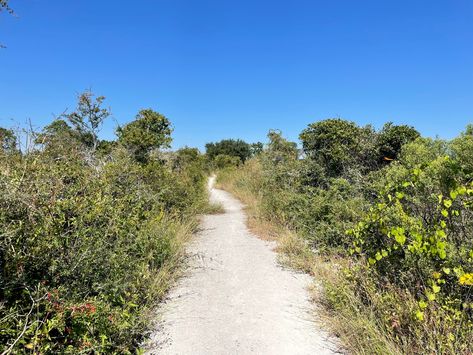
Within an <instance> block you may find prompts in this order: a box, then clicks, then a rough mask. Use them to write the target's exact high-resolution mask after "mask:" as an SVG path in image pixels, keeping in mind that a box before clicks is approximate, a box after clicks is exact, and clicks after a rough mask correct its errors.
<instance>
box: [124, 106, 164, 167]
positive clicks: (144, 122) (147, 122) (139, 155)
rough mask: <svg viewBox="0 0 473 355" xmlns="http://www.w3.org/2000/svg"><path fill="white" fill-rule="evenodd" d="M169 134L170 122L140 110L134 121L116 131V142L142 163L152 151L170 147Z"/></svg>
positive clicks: (155, 113)
mask: <svg viewBox="0 0 473 355" xmlns="http://www.w3.org/2000/svg"><path fill="white" fill-rule="evenodd" d="M171 133H172V127H171V122H170V121H169V120H168V119H167V118H166V117H165V116H163V115H161V114H160V113H158V112H156V111H153V110H152V109H146V110H141V111H140V112H139V113H138V114H137V115H136V118H135V120H134V121H132V122H130V123H128V124H126V125H125V126H123V127H119V128H118V130H117V135H118V141H119V142H120V143H121V144H123V146H125V147H126V148H127V149H128V150H129V151H130V152H131V153H132V154H133V155H134V157H135V159H136V160H137V161H139V162H142V163H146V162H147V161H148V160H149V154H150V153H151V152H152V151H153V150H158V149H162V148H169V147H170V144H171V142H172V138H171Z"/></svg>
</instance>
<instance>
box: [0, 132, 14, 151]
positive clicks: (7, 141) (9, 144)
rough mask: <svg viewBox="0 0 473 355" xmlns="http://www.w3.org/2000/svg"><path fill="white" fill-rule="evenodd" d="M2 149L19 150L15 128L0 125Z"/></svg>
mask: <svg viewBox="0 0 473 355" xmlns="http://www.w3.org/2000/svg"><path fill="white" fill-rule="evenodd" d="M0 150H1V151H2V152H3V153H13V152H16V151H17V146H16V136H15V133H14V132H13V130H11V129H6V128H3V127H0Z"/></svg>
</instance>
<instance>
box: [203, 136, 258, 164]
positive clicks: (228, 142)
mask: <svg viewBox="0 0 473 355" xmlns="http://www.w3.org/2000/svg"><path fill="white" fill-rule="evenodd" d="M205 150H206V154H207V156H208V158H209V159H210V160H213V159H215V158H216V157H217V156H219V155H226V156H230V157H238V158H239V159H240V160H241V161H242V162H244V161H245V160H247V159H248V158H249V157H250V156H251V153H252V147H251V145H250V144H248V143H246V142H245V141H242V140H241V139H223V140H221V141H220V142H216V143H207V144H206V145H205Z"/></svg>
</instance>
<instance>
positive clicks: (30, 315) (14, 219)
mask: <svg viewBox="0 0 473 355" xmlns="http://www.w3.org/2000/svg"><path fill="white" fill-rule="evenodd" d="M159 117H161V116H159ZM141 118H142V115H140V116H139V117H138V119H139V120H141ZM140 122H141V121H140ZM136 126H139V127H141V126H140V125H138V124H136ZM126 127H128V126H126ZM129 127H135V125H134V124H133V123H130V126H129ZM130 129H131V128H130ZM126 132H128V130H126ZM135 133H136V132H135ZM158 133H159V132H158ZM82 134H83V132H81V131H78V130H77V129H76V128H74V127H70V126H69V125H68V124H67V122H65V121H55V122H54V123H53V124H52V125H50V126H48V127H46V128H45V130H44V131H43V132H42V133H41V134H39V135H37V136H36V138H37V139H36V141H37V142H38V143H41V147H40V148H41V149H40V148H39V147H38V148H35V149H30V150H29V151H27V152H24V153H22V154H20V153H15V154H11V153H10V152H7V150H10V149H3V150H2V151H1V152H0V171H1V173H0V189H1V190H2V192H3V193H2V194H1V195H0V234H1V238H0V269H1V279H0V300H1V302H0V319H1V321H0V329H1V330H0V344H2V351H6V350H12V351H14V352H34V353H77V352H86V353H93V352H97V353H104V352H106V353H110V352H116V353H131V352H133V351H135V350H136V349H137V348H138V347H139V344H140V341H141V339H142V338H143V336H144V334H146V327H147V325H148V321H149V319H148V314H149V311H150V309H151V308H152V307H153V305H155V304H156V302H157V301H158V300H159V299H160V298H161V297H162V295H163V292H164V291H165V289H166V287H167V280H168V279H169V274H170V273H169V270H168V271H167V269H168V268H172V267H173V266H172V265H173V264H174V263H175V262H176V259H177V256H178V255H179V254H180V250H181V244H182V240H183V238H184V237H185V236H186V235H188V234H189V233H190V231H191V229H192V226H193V225H194V219H193V216H194V215H195V214H196V211H198V210H199V209H201V207H202V206H203V205H204V204H205V201H206V192H205V176H206V175H205V170H204V165H203V163H202V162H203V161H204V158H203V157H202V156H201V155H200V154H198V152H197V153H196V152H195V151H193V155H192V158H191V159H189V158H186V156H187V155H188V154H187V155H186V154H185V153H184V152H183V151H180V152H176V153H167V154H168V156H169V159H167V160H166V159H161V158H159V159H158V158H153V157H151V156H149V155H146V162H143V160H141V157H143V156H142V155H138V156H137V155H136V154H135V152H136V151H135V150H133V149H132V150H130V145H128V144H127V145H126V146H125V147H124V146H122V145H121V144H120V143H113V144H110V145H109V146H108V148H107V149H108V152H106V151H105V150H104V151H102V152H100V142H98V143H97V144H96V148H97V150H95V148H94V145H91V146H88V145H86V144H85V143H84V142H83V141H81V140H80V139H76V138H77V137H80V136H81V135H82ZM137 135H139V132H138V133H136V134H135V135H134V137H136V136H137ZM122 137H123V136H122ZM169 140H170V136H169V137H168V136H166V137H165V141H166V142H169ZM127 142H128V141H127ZM162 142H163V141H162V140H160V141H159V142H157V141H154V143H155V145H154V147H153V145H152V144H149V145H148V146H147V150H146V153H148V149H149V150H152V149H155V150H157V149H159V148H160V146H162ZM10 145H11V144H10ZM10 145H9V146H10ZM194 153H195V154H194Z"/></svg>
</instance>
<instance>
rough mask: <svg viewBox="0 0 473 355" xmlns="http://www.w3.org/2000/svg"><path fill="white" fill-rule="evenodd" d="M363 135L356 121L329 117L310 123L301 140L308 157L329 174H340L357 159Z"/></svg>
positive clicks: (335, 175) (332, 175)
mask: <svg viewBox="0 0 473 355" xmlns="http://www.w3.org/2000/svg"><path fill="white" fill-rule="evenodd" d="M362 136H363V130H362V129H361V128H359V127H358V126H357V125H356V124H355V123H353V122H349V121H345V120H342V119H328V120H324V121H320V122H316V123H312V124H310V125H309V127H308V128H306V129H305V130H304V131H302V133H301V134H300V139H301V141H302V147H303V149H304V152H305V154H306V156H307V158H308V159H310V160H311V161H313V162H315V163H317V164H318V165H319V166H321V167H322V169H323V172H324V174H325V175H326V176H329V177H339V176H342V175H343V174H344V173H346V172H347V170H348V169H349V168H350V167H351V166H353V165H354V164H356V162H357V161H358V157H359V156H360V155H361V145H360V144H359V142H360V139H361V137H362Z"/></svg>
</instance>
